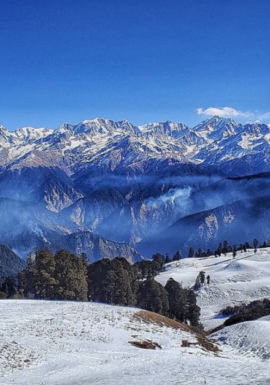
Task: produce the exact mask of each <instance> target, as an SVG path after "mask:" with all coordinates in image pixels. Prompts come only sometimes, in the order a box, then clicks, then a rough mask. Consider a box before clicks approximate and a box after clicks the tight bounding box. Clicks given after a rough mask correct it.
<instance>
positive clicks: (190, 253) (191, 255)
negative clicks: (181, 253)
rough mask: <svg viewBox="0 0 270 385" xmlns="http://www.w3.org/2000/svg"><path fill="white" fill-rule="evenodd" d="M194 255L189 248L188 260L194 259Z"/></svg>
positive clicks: (192, 250)
mask: <svg viewBox="0 0 270 385" xmlns="http://www.w3.org/2000/svg"><path fill="white" fill-rule="evenodd" d="M194 254H195V252H194V249H193V247H190V248H189V251H188V258H194Z"/></svg>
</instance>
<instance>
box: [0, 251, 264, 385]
mask: <svg viewBox="0 0 270 385" xmlns="http://www.w3.org/2000/svg"><path fill="white" fill-rule="evenodd" d="M201 270H203V271H205V272H206V274H210V276H211V284H210V285H209V287H204V288H202V289H201V290H200V292H199V294H198V301H199V305H200V306H201V307H202V316H203V317H202V319H203V322H204V325H205V326H206V329H209V328H212V327H215V326H217V325H218V324H220V323H221V322H223V321H224V319H220V318H218V317H216V316H217V314H218V312H219V310H220V309H221V308H223V307H225V306H227V305H230V304H236V303H239V302H240V301H246V302H249V301H252V300H255V299H257V298H264V297H270V249H268V250H260V251H259V252H258V253H257V254H256V255H254V253H253V252H247V253H243V254H241V253H239V254H238V255H237V257H236V260H232V257H231V255H228V256H227V257H219V258H214V257H210V258H206V259H200V260H198V259H197V260H195V259H189V260H187V259H185V260H183V261H180V262H177V263H171V264H169V265H167V266H166V271H165V272H163V273H161V274H160V275H159V276H158V277H157V280H158V281H160V282H162V283H165V282H166V281H167V279H168V278H169V277H173V278H174V279H175V280H178V281H179V282H181V283H182V284H183V286H189V285H193V284H194V282H195V279H196V276H197V275H198V273H199V271H201ZM138 311H139V310H138V309H133V308H123V307H118V306H115V307H114V306H109V305H102V304H94V303H75V302H49V301H47V302H46V301H30V300H29V301H27V300H23V301H17V300H2V301H0V314H1V315H0V384H1V385H5V384H27V385H31V384H33V385H47V384H57V385H60V384H61V385H65V384H66V385H76V384H78V385H79V384H80V385H81V384H82V385H89V384H106V385H107V384H119V385H121V384H123V385H124V384H125V385H129V384H131V385H132V384H150V383H152V384H175V385H176V384H196V385H197V384H215V385H216V384H218V385H219V384H220V385H227V384H235V385H241V384H243V385H244V384H270V360H269V359H268V357H269V352H270V325H269V323H270V321H269V320H270V318H269V317H264V318H261V319H260V320H258V321H253V322H245V323H241V324H238V325H234V326H231V327H228V328H225V329H223V330H222V331H220V332H218V333H215V334H214V335H213V338H214V339H215V340H216V341H217V345H218V347H219V348H220V351H219V352H218V353H214V352H210V351H207V350H206V349H205V348H203V347H202V346H200V345H198V344H195V345H191V346H190V347H182V346H181V345H182V340H188V341H189V342H195V343H196V342H197V340H196V336H195V335H194V334H191V333H190V332H189V331H185V330H181V329H176V328H174V327H170V326H165V325H163V324H161V323H156V322H154V321H153V320H152V321H151V320H150V321H148V322H146V321H145V320H143V319H142V318H140V317H138V316H136V314H137V313H138ZM146 340H150V341H153V342H156V343H158V344H159V345H160V346H161V349H159V348H157V349H156V350H145V349H140V348H138V347H135V346H133V345H132V344H130V342H132V341H133V342H134V341H137V342H138V341H146Z"/></svg>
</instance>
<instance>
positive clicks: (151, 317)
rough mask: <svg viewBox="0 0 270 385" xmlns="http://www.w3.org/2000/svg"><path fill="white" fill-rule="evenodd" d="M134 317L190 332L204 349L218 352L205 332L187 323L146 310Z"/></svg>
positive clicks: (148, 322) (149, 322)
mask: <svg viewBox="0 0 270 385" xmlns="http://www.w3.org/2000/svg"><path fill="white" fill-rule="evenodd" d="M133 317H134V318H135V319H139V320H141V321H143V322H145V323H147V324H151V323H155V324H156V325H159V326H160V327H163V326H167V327H170V328H173V329H180V330H183V331H185V332H188V333H191V334H193V335H195V337H196V338H197V341H198V343H197V344H198V345H200V346H202V347H203V348H204V349H206V350H208V351H210V352H214V353H216V352H218V350H219V349H218V347H217V346H216V345H215V344H213V343H212V342H211V341H210V340H209V339H208V338H207V336H206V333H205V332H203V331H199V330H197V329H195V328H193V327H191V326H189V325H186V324H184V323H181V322H177V321H175V320H172V319H170V318H168V317H165V316H163V315H160V314H157V313H153V312H151V311H148V310H141V311H138V312H137V313H135V314H134V316H133ZM195 344H196V343H190V342H189V345H195Z"/></svg>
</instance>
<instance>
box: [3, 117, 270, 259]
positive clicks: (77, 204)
mask: <svg viewBox="0 0 270 385" xmlns="http://www.w3.org/2000/svg"><path fill="white" fill-rule="evenodd" d="M269 162H270V128H269V127H268V126H267V125H264V124H258V123H254V124H247V125H242V124H238V123H236V122H235V121H234V120H232V119H223V118H220V117H217V116H215V117H213V118H210V119H207V120H205V121H203V122H202V123H200V124H199V125H197V126H195V127H188V126H187V125H185V124H183V123H173V122H170V121H167V122H154V123H149V124H145V125H141V126H136V125H133V124H132V123H130V122H128V121H126V120H123V121H116V122H115V121H112V120H107V119H101V118H96V119H93V120H84V121H83V122H81V123H79V124H70V123H64V124H63V125H61V126H60V127H59V128H57V129H55V130H52V129H46V128H37V129H35V128H33V127H23V128H21V129H18V130H16V131H14V132H11V131H8V130H7V129H6V128H4V127H3V126H0V198H3V199H13V200H14V201H15V202H17V203H16V204H15V205H14V207H22V206H23V207H24V209H23V212H25V211H27V212H28V213H31V215H32V211H31V210H30V208H31V206H32V208H36V207H38V208H36V209H34V211H35V210H40V213H42V221H41V222H42V226H40V225H39V226H38V228H39V229H41V231H42V232H44V231H45V230H44V228H45V229H50V231H52V234H53V235H52V234H51V233H50V237H49V238H50V239H52V238H53V237H54V236H55V237H56V238H57V239H58V237H59V234H60V235H61V236H65V235H66V234H69V235H71V234H73V233H84V232H89V231H90V232H94V233H97V234H99V235H100V236H101V237H102V238H103V239H110V240H111V241H113V242H120V243H121V242H123V244H126V243H128V244H130V245H131V246H135V247H136V245H137V244H138V243H140V242H143V243H144V241H145V240H147V239H148V238H149V239H152V238H153V237H155V236H157V235H158V234H161V233H163V231H165V232H166V229H168V228H170V226H173V225H174V224H175V223H176V222H178V221H182V220H183V218H184V217H188V216H194V215H195V217H192V218H194V221H193V222H192V221H191V222H192V223H194V225H195V222H196V226H197V224H198V223H197V219H196V220H195V218H198V217H196V215H197V214H199V213H200V212H202V211H209V210H210V211H211V212H212V210H215V209H216V208H217V207H218V206H220V207H223V206H224V205H225V206H226V205H228V204H232V203H234V202H236V200H243V199H252V198H256V197H257V196H258V195H259V192H260V188H257V187H256V184H253V188H252V189H251V190H250V191H251V192H252V193H251V194H248V193H247V192H248V190H249V186H248V185H245V184H243V183H242V182H236V183H234V184H233V188H232V189H231V187H229V193H228V194H224V189H226V188H227V187H226V186H228V184H230V183H229V182H228V181H229V180H230V178H232V177H238V178H240V179H241V177H245V176H246V175H251V174H258V173H261V172H267V171H269ZM228 178H229V179H228ZM268 179H269V178H268V176H266V179H265V180H266V181H267V182H266V185H265V184H264V187H263V188H264V192H265V196H267V194H268V192H269V191H268V190H269V188H268ZM216 183H219V185H216ZM269 185H270V184H269ZM215 186H221V187H220V188H217V189H216V190H215ZM236 186H237V188H236ZM212 187H213V190H211V189H212ZM213 191H214V194H213ZM209 197H210V199H209ZM3 202H7V201H3ZM18 202H19V203H18ZM254 202H255V203H256V202H260V201H256V200H255V201H254ZM256 204H257V203H256ZM258 204H260V203H258ZM4 206H5V204H4ZM4 206H3V204H2V207H4ZM225 206H224V207H225ZM7 207H8V210H5V213H6V214H5V216H4V219H3V220H2V223H1V225H0V241H2V242H3V241H4V240H5V241H6V242H7V244H8V245H9V246H12V245H11V241H14V237H11V234H8V233H7V231H6V230H5V229H6V228H7V226H8V227H10V226H11V227H12V226H14V228H15V229H16V234H17V235H18V237H19V239H20V241H18V240H17V241H16V242H15V243H16V247H17V248H18V252H19V250H20V247H23V245H24V244H25V241H24V240H25V239H26V238H28V239H36V236H35V235H34V236H33V231H32V230H31V228H32V227H31V226H30V227H29V226H27V230H26V227H25V226H21V225H22V223H21V221H19V222H16V220H15V216H14V213H13V212H12V205H10V204H9V205H8V206H7ZM41 207H42V209H41ZM234 207H240V208H241V210H243V207H245V208H246V207H247V205H246V204H240V206H239V204H235V206H234ZM252 207H253V206H252ZM259 209H261V208H259ZM29 210H30V211H29ZM224 210H225V211H226V209H225V208H224ZM239 211H240V209H239V210H237V209H235V212H236V214H235V215H236V216H237V217H238V215H239ZM51 212H53V213H55V214H56V215H55V216H52V215H51ZM57 213H59V215H57ZM60 214H61V215H60ZM31 215H30V214H29V215H27V216H26V217H27V218H31ZM211 215H212V214H211ZM35 216H36V212H34V217H35ZM10 218H13V219H14V223H12V224H11V220H10ZM183 221H184V220H183ZM222 221H223V220H222V219H221V222H222ZM221 222H220V223H219V231H218V232H217V231H216V232H214V231H212V230H211V231H212V232H213V233H215V234H216V238H218V237H222V236H223V235H225V233H224V231H225V230H224V231H221V229H222V228H224V226H223V225H224V223H223V222H222V223H223V224H221ZM240 222H241V221H240ZM240 222H237V221H235V222H234V223H235V224H236V223H240ZM180 223H182V222H180ZM183 223H185V221H184V222H183ZM189 223H190V222H189ZM256 223H257V222H256ZM19 224H20V226H21V227H20V226H19ZM44 224H45V227H44ZM196 226H195V227H196ZM239 226H240V224H239ZM254 226H255V224H254ZM180 227H181V226H180ZM225 227H226V226H225ZM176 228H178V227H177V225H176ZM235 229H236V225H235V227H232V231H234V230H235ZM193 230H194V229H193ZM193 230H192V231H191V232H192V233H193ZM168 231H169V230H168ZM196 231H197V230H196V229H195V230H194V234H196ZM251 231H252V229H251ZM45 233H46V231H45ZM182 235H183V234H182ZM182 235H181V237H180V238H179V239H182ZM10 237H11V238H10ZM154 239H155V238H154ZM166 239H167V238H166ZM209 239H210V238H209ZM213 239H214V237H212V239H211V242H212V241H213ZM147 242H148V241H147ZM169 242H170V244H171V246H172V245H174V242H171V241H169ZM56 243H57V242H56ZM52 244H55V242H52ZM57 244H59V242H58V243H57ZM150 244H151V242H150ZM33 246H35V245H33ZM115 250H117V248H115ZM142 250H143V249H142ZM155 251H158V250H155ZM115 252H117V251H115ZM151 252H152V249H151V250H149V253H150V254H151ZM132 253H133V252H131V254H132ZM131 254H130V255H131ZM135 254H136V251H135ZM135 254H134V255H135ZM96 255H98V254H96Z"/></svg>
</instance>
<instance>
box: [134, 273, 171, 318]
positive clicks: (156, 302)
mask: <svg viewBox="0 0 270 385" xmlns="http://www.w3.org/2000/svg"><path fill="white" fill-rule="evenodd" d="M137 306H138V307H141V308H142V309H146V310H150V311H153V312H155V313H159V314H162V315H165V316H168V315H169V300H168V293H167V291H166V290H165V289H164V287H163V286H162V285H161V284H160V283H158V282H157V281H155V280H154V279H148V280H146V281H143V282H141V283H140V287H139V291H138V303H137Z"/></svg>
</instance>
